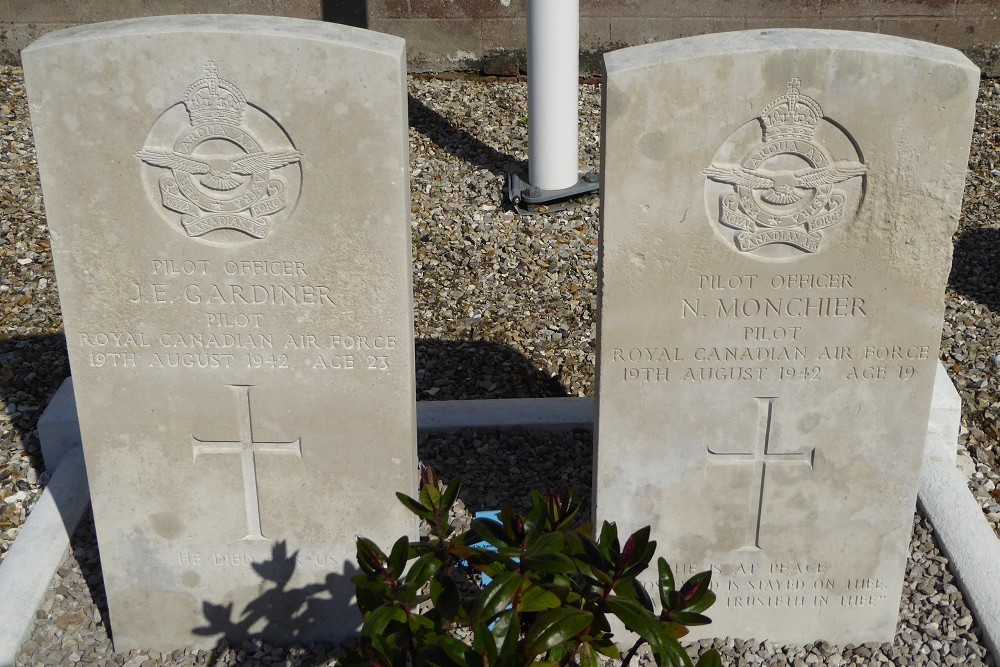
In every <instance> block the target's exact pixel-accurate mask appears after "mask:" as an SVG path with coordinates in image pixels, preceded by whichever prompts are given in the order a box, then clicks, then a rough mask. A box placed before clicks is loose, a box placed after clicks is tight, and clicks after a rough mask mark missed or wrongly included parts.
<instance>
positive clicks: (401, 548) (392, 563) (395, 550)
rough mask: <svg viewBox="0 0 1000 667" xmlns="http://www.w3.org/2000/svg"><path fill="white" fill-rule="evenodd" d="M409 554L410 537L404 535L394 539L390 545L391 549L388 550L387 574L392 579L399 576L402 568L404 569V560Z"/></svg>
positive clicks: (401, 573)
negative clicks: (393, 542) (394, 541)
mask: <svg viewBox="0 0 1000 667" xmlns="http://www.w3.org/2000/svg"><path fill="white" fill-rule="evenodd" d="M409 556H410V539H409V538H408V537H407V536H406V535H404V536H403V537H401V538H399V539H398V540H396V543H395V544H393V545H392V551H390V552H389V559H388V561H389V576H391V577H392V578H393V579H398V578H399V577H401V576H402V575H403V570H404V569H406V561H407V559H408V558H409Z"/></svg>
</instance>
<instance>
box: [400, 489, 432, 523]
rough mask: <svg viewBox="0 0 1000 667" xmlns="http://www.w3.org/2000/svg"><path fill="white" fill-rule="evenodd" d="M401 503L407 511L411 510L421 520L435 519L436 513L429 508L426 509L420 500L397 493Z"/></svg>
mask: <svg viewBox="0 0 1000 667" xmlns="http://www.w3.org/2000/svg"><path fill="white" fill-rule="evenodd" d="M396 497H397V498H399V502H401V503H403V505H404V506H405V507H406V509H408V510H410V511H411V512H413V513H414V514H416V515H417V516H419V517H420V518H421V519H425V520H427V521H430V520H432V519H433V518H434V512H433V511H431V509H430V508H429V507H425V506H424V505H423V504H422V503H421V502H420V501H419V500H416V499H414V498H411V497H409V496H408V495H406V494H405V493H399V492H397V493H396Z"/></svg>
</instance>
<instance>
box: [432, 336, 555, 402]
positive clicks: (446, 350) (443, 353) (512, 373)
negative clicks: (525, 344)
mask: <svg viewBox="0 0 1000 667" xmlns="http://www.w3.org/2000/svg"><path fill="white" fill-rule="evenodd" d="M416 372H417V400H418V401H428V400H435V401H443V400H459V399H484V398H548V397H556V396H568V395H569V394H568V393H567V391H566V387H564V386H563V385H562V383H561V382H560V381H559V378H558V377H554V376H550V375H549V374H548V373H547V372H545V371H543V370H541V369H539V368H538V367H537V366H536V365H535V364H534V363H533V362H532V361H531V360H530V359H528V358H527V357H525V356H524V355H523V354H521V353H520V352H519V351H517V350H515V349H514V348H512V347H509V346H507V345H501V344H499V343H490V342H487V341H481V340H459V341H450V340H436V339H419V338H418V339H417V340H416Z"/></svg>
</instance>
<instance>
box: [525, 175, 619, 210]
mask: <svg viewBox="0 0 1000 667" xmlns="http://www.w3.org/2000/svg"><path fill="white" fill-rule="evenodd" d="M600 189H601V177H600V175H599V174H598V173H597V172H596V171H592V172H589V173H586V174H581V175H580V178H579V180H577V182H576V185H571V186H570V187H568V188H563V189H562V190H542V189H541V188H539V187H536V186H534V185H532V184H531V183H529V182H528V181H527V179H522V178H521V176H520V175H519V174H515V173H509V174H507V198H508V199H510V203H511V204H512V205H513V206H514V210H515V211H517V212H518V213H520V214H521V215H537V214H538V213H553V212H555V211H564V210H566V209H568V208H571V207H572V206H573V204H574V202H573V200H574V199H576V198H579V197H582V196H584V195H589V194H591V193H594V192H598V191H599V190H600Z"/></svg>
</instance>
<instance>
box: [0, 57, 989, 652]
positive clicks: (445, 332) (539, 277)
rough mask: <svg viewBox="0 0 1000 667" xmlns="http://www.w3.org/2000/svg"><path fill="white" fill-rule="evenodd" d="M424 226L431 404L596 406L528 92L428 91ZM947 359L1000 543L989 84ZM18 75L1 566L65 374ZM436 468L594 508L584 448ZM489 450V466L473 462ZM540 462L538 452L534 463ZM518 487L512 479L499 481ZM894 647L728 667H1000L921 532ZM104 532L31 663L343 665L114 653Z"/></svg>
mask: <svg viewBox="0 0 1000 667" xmlns="http://www.w3.org/2000/svg"><path fill="white" fill-rule="evenodd" d="M410 94H411V98H410V114H411V131H410V147H411V182H412V212H413V216H412V224H413V234H414V298H415V316H416V322H415V324H416V330H417V336H418V339H419V340H418V343H417V369H418V370H417V392H418V399H420V400H428V399H453V398H499V397H503V398H511V397H522V396H535V397H538V396H564V395H577V396H584V395H592V393H593V386H594V337H595V308H596V304H595V294H596V273H597V271H596V262H597V234H596V228H597V222H598V208H597V201H596V198H591V199H590V200H589V201H587V202H585V203H583V204H582V205H581V206H579V207H578V208H576V209H575V210H574V211H571V212H562V213H554V214H546V215H540V216H537V217H534V218H521V217H519V216H516V215H515V214H513V213H511V212H510V211H508V210H505V208H504V207H503V204H502V201H501V195H500V191H501V183H502V179H503V174H504V173H505V172H506V171H508V170H510V169H514V168H517V167H520V166H523V164H524V162H523V161H524V160H525V159H526V155H525V152H524V151H525V147H526V145H527V134H526V119H525V115H526V100H525V86H524V84H523V82H512V81H489V80H481V79H480V80H467V79H466V77H462V76H455V77H444V78H437V79H423V78H418V79H413V80H412V81H411V86H410ZM599 103H600V91H599V88H598V87H596V86H590V85H585V86H582V87H581V137H580V139H581V146H582V147H583V152H582V154H581V160H582V165H581V168H582V169H586V170H590V169H595V168H596V167H597V151H598V136H599V116H600V114H599ZM978 111H979V113H978V116H977V123H976V131H975V138H974V143H973V154H972V158H971V160H970V168H971V169H970V174H969V178H968V181H967V188H966V197H965V204H964V215H963V218H962V221H961V226H960V229H959V231H958V234H957V235H956V238H955V242H956V249H955V265H954V269H953V272H952V277H951V281H950V285H949V289H948V293H947V308H946V323H945V328H944V342H943V345H942V351H941V357H942V359H943V360H944V361H945V362H946V366H947V368H948V370H949V373H950V374H951V376H952V379H953V380H954V381H955V383H956V386H957V387H958V388H959V392H960V393H961V395H962V399H963V416H962V434H961V447H960V452H959V453H960V461H961V462H962V464H963V466H964V467H965V469H966V471H967V472H968V474H969V479H970V488H971V489H972V491H973V492H974V493H975V494H976V498H977V501H978V502H979V503H980V504H981V505H982V507H983V511H984V514H986V515H987V516H988V517H989V519H990V521H991V522H992V525H993V526H994V528H995V529H996V530H997V531H998V535H1000V504H998V496H1000V491H998V486H1000V472H998V467H1000V466H998V445H997V442H998V440H1000V420H998V416H1000V383H998V382H997V371H998V368H1000V340H998V337H1000V219H998V214H997V213H998V211H997V209H998V206H1000V178H998V177H1000V170H998V169H1000V168H998V165H1000V155H998V146H1000V84H998V83H995V82H994V81H991V80H986V81H984V82H983V84H982V86H981V91H980V100H979V107H978ZM55 287H56V286H55V277H54V275H53V272H52V263H51V257H50V254H49V252H48V237H47V232H46V228H45V224H44V212H43V208H42V201H41V192H40V189H39V187H38V176H37V169H36V166H35V163H34V151H33V145H32V141H31V134H30V127H29V123H28V115H27V109H26V104H25V100H24V92H23V81H22V77H21V71H20V69H19V68H14V67H4V68H0V560H2V558H3V553H4V551H5V550H6V549H7V548H8V547H9V545H10V543H11V542H12V540H13V538H14V537H15V536H16V534H17V531H18V529H19V527H20V526H21V524H22V523H23V522H24V519H25V516H26V514H27V513H28V512H30V509H31V507H32V505H33V503H34V501H35V500H36V499H37V497H38V494H39V493H40V490H41V488H42V487H43V486H44V483H45V481H46V479H47V477H46V475H45V474H43V473H42V472H41V471H42V470H43V467H42V465H41V460H40V452H39V449H38V442H37V436H36V434H35V431H34V429H35V426H36V422H37V419H38V417H39V416H40V414H41V411H42V409H43V408H44V406H45V405H46V404H47V402H48V399H49V397H51V395H52V393H54V391H55V389H56V388H57V387H58V386H59V384H60V382H61V381H62V379H63V378H64V377H65V376H66V374H67V373H68V366H67V363H66V358H65V342H64V340H63V337H62V334H61V318H60V313H59V309H58V299H57V293H56V289H55ZM419 447H420V456H421V458H422V459H423V460H424V461H427V462H430V463H432V465H434V467H435V468H436V469H437V470H438V471H439V474H440V475H441V476H442V477H444V478H449V477H451V476H453V475H461V476H462V477H463V478H464V479H465V480H466V485H465V490H464V492H463V500H464V501H465V503H466V504H467V505H468V506H470V507H475V508H481V507H492V506H495V505H496V504H497V501H502V500H507V499H516V498H522V499H523V498H524V497H525V495H526V493H527V491H528V490H529V489H531V488H540V489H546V488H556V487H561V486H564V485H565V484H566V483H567V482H568V483H570V484H571V485H572V486H574V487H575V488H576V489H577V490H578V491H579V492H580V494H581V496H583V497H585V498H587V497H589V486H590V475H591V467H592V459H591V441H590V436H589V435H588V434H586V433H568V434H559V435H556V434H539V435H533V436H529V435H525V434H520V435H514V436H510V435H505V436H504V437H503V438H502V439H501V438H498V437H497V436H496V435H495V434H487V433H474V432H466V433H462V434H457V435H454V436H448V437H445V436H434V437H426V438H422V439H421V441H420V444H419ZM472 451H475V452H476V453H475V455H470V452H472ZM525 452H531V455H530V457H529V456H526V455H525ZM501 471H502V473H503V474H498V473H501ZM914 526H915V529H914V537H913V547H912V555H911V558H910V561H909V563H908V569H907V587H906V589H905V590H904V597H903V601H902V605H901V613H900V619H901V620H900V624H899V628H898V633H897V636H896V638H895V640H894V642H893V643H892V644H885V645H877V644H876V645H863V646H848V647H833V646H829V645H827V644H823V643H820V644H817V645H809V646H805V647H782V646H776V645H772V644H770V643H768V642H765V643H763V644H761V643H758V642H740V641H736V642H732V641H730V642H728V643H727V642H719V643H718V645H719V647H720V649H721V650H722V651H723V653H724V654H725V656H726V662H727V664H731V665H739V664H765V665H794V666H795V667H800V666H801V665H820V664H823V665H848V664H852V665H853V664H877V663H886V664H897V665H924V664H926V665H951V664H962V665H993V664H994V663H993V662H992V660H991V659H990V658H985V657H984V656H985V649H984V648H983V646H982V644H981V642H980V640H979V638H978V637H977V630H976V627H975V625H974V623H973V621H972V618H971V616H970V615H969V612H968V609H967V608H966V606H965V603H964V602H963V600H962V596H961V593H960V592H959V591H958V589H957V588H956V587H955V586H954V582H953V581H952V578H951V576H950V574H949V573H948V571H947V568H946V560H945V559H944V558H943V557H942V556H941V554H940V552H939V550H938V548H937V546H936V545H935V543H934V539H933V534H932V532H931V530H930V527H929V526H928V524H927V522H926V520H924V519H923V518H922V517H921V516H920V515H919V514H918V515H916V516H915V522H914ZM99 567H100V566H99V562H98V559H97V551H96V544H95V541H94V536H93V526H92V523H90V521H89V520H88V521H85V522H84V523H83V525H82V526H81V528H80V529H79V530H78V532H77V534H76V535H75V536H74V540H73V547H72V550H71V553H70V554H68V557H67V559H66V561H65V563H64V564H63V566H62V568H61V569H60V572H59V575H58V576H57V577H56V579H55V580H54V581H53V584H52V589H51V590H50V593H49V597H48V599H47V601H46V603H45V606H44V607H43V608H42V610H40V612H39V618H38V620H37V622H36V628H35V631H34V633H33V634H32V636H31V638H30V639H29V641H28V642H27V643H26V644H25V645H24V647H23V649H22V653H21V654H20V655H19V657H18V663H17V664H18V665H32V666H33V665H63V664H68V663H79V664H88V665H90V664H95V665H105V664H107V665H124V664H128V665H131V666H134V667H140V666H141V667H152V666H154V665H174V664H177V665H188V664H198V665H235V664H241V665H242V664H288V665H292V664H295V665H323V664H332V661H333V659H334V658H335V656H336V648H335V647H329V646H327V647H300V648H296V649H290V650H286V649H272V648H271V647H267V646H262V645H260V644H252V643H248V644H246V645H244V646H242V647H232V648H230V647H224V646H220V647H219V649H218V650H217V651H214V652H198V653H195V652H175V653H171V654H162V655H161V654H144V653H131V654H115V653H113V652H112V651H111V646H110V643H109V640H108V637H107V632H106V618H105V616H104V615H103V614H104V612H103V592H102V589H101V583H100V574H99V572H100V570H99Z"/></svg>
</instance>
